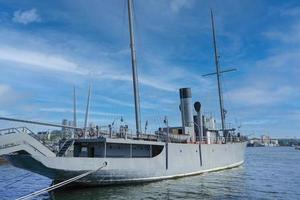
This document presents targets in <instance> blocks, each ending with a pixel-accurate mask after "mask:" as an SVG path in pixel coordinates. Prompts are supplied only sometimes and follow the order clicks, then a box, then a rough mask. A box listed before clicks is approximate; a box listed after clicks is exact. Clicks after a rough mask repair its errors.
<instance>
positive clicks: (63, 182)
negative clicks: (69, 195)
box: [16, 162, 107, 200]
mask: <svg viewBox="0 0 300 200" xmlns="http://www.w3.org/2000/svg"><path fill="white" fill-rule="evenodd" d="M106 166H107V162H104V163H103V164H102V166H100V167H99V168H97V169H95V170H92V171H88V172H85V173H83V174H80V175H78V176H75V177H73V178H70V179H68V180H65V181H62V182H60V183H57V184H55V185H52V186H49V187H47V188H44V189H41V190H38V191H36V192H33V193H31V194H28V195H25V196H22V197H20V198H17V199H16V200H25V199H31V198H32V197H35V196H38V195H40V194H43V193H45V192H50V191H52V190H55V189H57V188H60V187H62V186H65V185H67V184H69V183H72V182H74V181H77V180H79V179H81V178H83V177H85V176H88V175H90V174H92V173H95V172H97V171H99V170H101V169H102V168H104V167H106Z"/></svg>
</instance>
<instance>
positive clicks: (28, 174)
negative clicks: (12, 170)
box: [3, 173, 32, 188]
mask: <svg viewBox="0 0 300 200" xmlns="http://www.w3.org/2000/svg"><path fill="white" fill-rule="evenodd" d="M29 176H32V174H31V173H26V174H25V175H24V176H22V177H21V178H19V179H17V180H16V181H13V182H11V183H9V184H7V185H5V186H3V187H4V188H7V187H8V186H11V185H13V184H15V183H18V182H20V181H22V180H23V179H25V178H27V177H29ZM9 180H12V179H9Z"/></svg>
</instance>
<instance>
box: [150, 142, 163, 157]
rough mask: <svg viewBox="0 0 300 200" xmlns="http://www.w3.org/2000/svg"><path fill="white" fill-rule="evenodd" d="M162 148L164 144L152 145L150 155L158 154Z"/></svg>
mask: <svg viewBox="0 0 300 200" xmlns="http://www.w3.org/2000/svg"><path fill="white" fill-rule="evenodd" d="M163 149H164V146H162V145H152V157H155V156H158V155H159V154H160V153H161V152H162V150H163Z"/></svg>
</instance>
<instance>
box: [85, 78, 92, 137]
mask: <svg viewBox="0 0 300 200" xmlns="http://www.w3.org/2000/svg"><path fill="white" fill-rule="evenodd" d="M90 98H91V84H90V85H89V91H88V98H87V103H86V110H85V119H84V132H85V133H86V129H87V126H88V124H87V123H88V117H89V110H90Z"/></svg>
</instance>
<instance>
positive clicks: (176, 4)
mask: <svg viewBox="0 0 300 200" xmlns="http://www.w3.org/2000/svg"><path fill="white" fill-rule="evenodd" d="M193 3H194V1H193V0H172V1H171V2H170V6H171V10H172V11H173V12H175V13H176V12H178V11H180V10H181V9H183V8H190V7H191V6H192V5H193Z"/></svg>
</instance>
